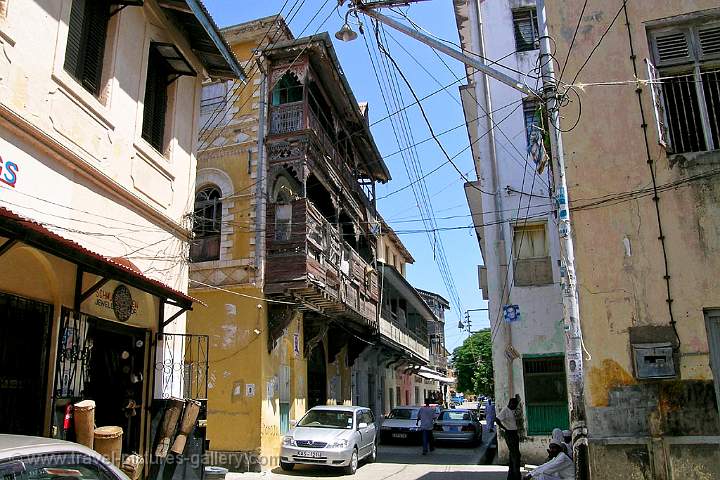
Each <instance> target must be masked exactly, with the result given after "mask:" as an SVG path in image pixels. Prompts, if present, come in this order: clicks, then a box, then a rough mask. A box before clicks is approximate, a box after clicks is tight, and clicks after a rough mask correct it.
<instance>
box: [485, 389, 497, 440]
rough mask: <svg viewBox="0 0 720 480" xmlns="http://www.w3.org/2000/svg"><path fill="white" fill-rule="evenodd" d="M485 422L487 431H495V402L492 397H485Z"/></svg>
mask: <svg viewBox="0 0 720 480" xmlns="http://www.w3.org/2000/svg"><path fill="white" fill-rule="evenodd" d="M485 424H486V425H487V429H488V432H494V431H495V404H494V403H493V401H492V398H489V397H488V399H487V405H485Z"/></svg>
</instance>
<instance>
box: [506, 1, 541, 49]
mask: <svg viewBox="0 0 720 480" xmlns="http://www.w3.org/2000/svg"><path fill="white" fill-rule="evenodd" d="M512 15H513V26H514V29H515V49H516V50H517V51H518V52H527V51H530V50H537V49H538V48H540V42H539V37H540V35H539V33H538V23H537V12H536V10H535V8H523V9H518V10H513V12H512Z"/></svg>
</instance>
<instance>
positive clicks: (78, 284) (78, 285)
mask: <svg viewBox="0 0 720 480" xmlns="http://www.w3.org/2000/svg"><path fill="white" fill-rule="evenodd" d="M83 273H84V272H83V269H82V267H80V265H77V264H75V297H74V298H75V301H74V303H73V309H74V310H75V311H76V312H80V304H81V303H82V302H81V300H80V298H81V296H82V281H83Z"/></svg>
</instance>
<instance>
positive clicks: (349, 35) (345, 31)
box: [335, 22, 357, 42]
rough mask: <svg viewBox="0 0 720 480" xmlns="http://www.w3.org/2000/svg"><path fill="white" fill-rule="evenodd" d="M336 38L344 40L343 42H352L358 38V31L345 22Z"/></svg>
mask: <svg viewBox="0 0 720 480" xmlns="http://www.w3.org/2000/svg"><path fill="white" fill-rule="evenodd" d="M335 38H337V39H338V40H342V41H343V42H351V41H353V40H355V39H356V38H357V33H355V32H354V31H353V29H352V28H350V25H349V24H348V23H347V22H345V24H344V25H343V26H342V28H341V29H340V31H338V32H337V33H336V34H335Z"/></svg>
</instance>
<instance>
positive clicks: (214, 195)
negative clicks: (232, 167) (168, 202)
mask: <svg viewBox="0 0 720 480" xmlns="http://www.w3.org/2000/svg"><path fill="white" fill-rule="evenodd" d="M221 197H222V194H221V193H220V189H219V188H217V187H215V186H209V187H206V188H203V189H202V190H200V191H199V192H198V193H197V194H196V195H195V209H194V217H193V234H194V239H193V242H192V244H191V246H190V260H191V261H193V262H203V261H209V260H217V259H219V258H220V233H221V231H222V201H221Z"/></svg>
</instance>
